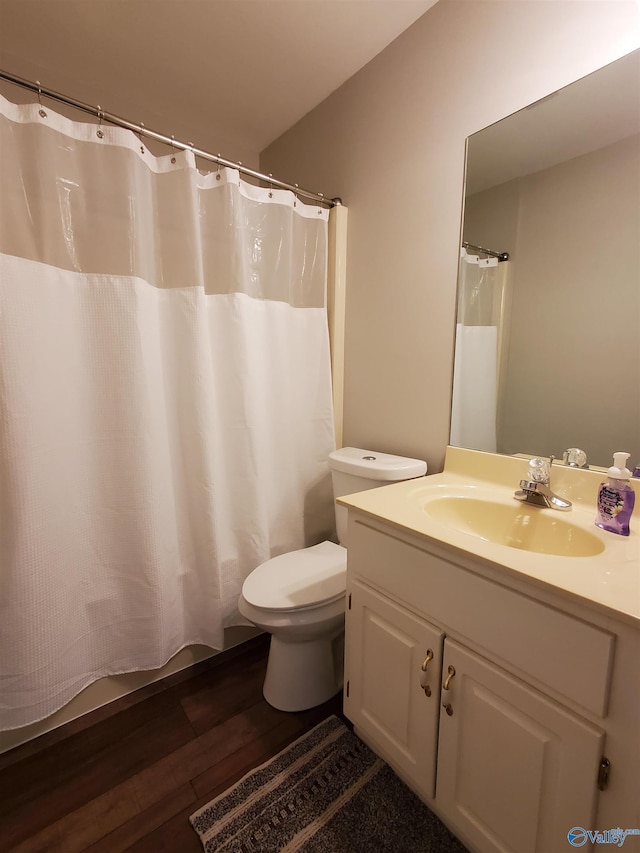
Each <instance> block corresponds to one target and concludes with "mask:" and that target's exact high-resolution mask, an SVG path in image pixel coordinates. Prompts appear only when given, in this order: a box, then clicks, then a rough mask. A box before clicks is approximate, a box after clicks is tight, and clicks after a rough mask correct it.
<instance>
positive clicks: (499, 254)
mask: <svg viewBox="0 0 640 853" xmlns="http://www.w3.org/2000/svg"><path fill="white" fill-rule="evenodd" d="M462 245H463V246H464V248H465V249H475V250H476V252H481V253H482V254H483V255H489V257H490V258H497V259H498V260H499V261H508V260H509V252H494V251H493V250H492V249H483V248H482V246H474V245H473V243H465V242H463V243H462Z"/></svg>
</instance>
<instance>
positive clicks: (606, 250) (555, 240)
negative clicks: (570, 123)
mask: <svg viewBox="0 0 640 853" xmlns="http://www.w3.org/2000/svg"><path fill="white" fill-rule="evenodd" d="M638 85H639V86H640V82H639V84H638ZM639 155H640V137H638V136H633V137H629V138H627V139H623V140H621V141H620V142H617V143H615V144H613V145H609V146H607V147H606V148H602V149H600V150H599V151H594V152H591V153H589V154H584V155H583V156H581V157H576V158H574V159H572V160H569V161H567V162H565V163H560V164H558V165H557V166H554V167H552V168H549V169H544V170H543V171H541V172H537V173H535V174H533V175H527V176H526V177H523V178H518V179H516V180H514V181H509V182H508V183H506V184H503V185H502V186H499V187H495V188H494V189H491V190H486V191H484V192H481V193H477V194H476V195H474V196H471V197H470V198H468V199H467V202H466V205H465V228H464V234H465V239H467V240H469V241H470V242H472V243H476V242H477V243H479V244H480V245H482V246H486V245H490V246H494V245H495V246H498V247H499V248H500V250H501V251H502V250H506V251H508V252H509V253H510V256H511V258H512V264H511V266H512V276H511V286H512V294H513V298H512V306H513V310H512V316H511V329H510V347H509V356H508V363H507V370H506V383H505V385H506V387H505V393H504V395H503V399H504V401H505V405H504V408H503V411H502V417H501V418H500V419H499V423H500V426H501V428H500V430H499V436H498V448H499V450H500V451H501V452H503V453H518V452H525V453H532V454H535V453H542V454H543V455H547V456H548V455H549V454H551V453H553V454H554V455H555V456H556V457H558V456H561V455H562V452H563V450H564V449H565V448H567V447H576V446H577V447H581V448H582V449H583V450H585V451H586V452H587V455H588V458H589V460H590V462H591V463H592V464H595V465H600V466H609V465H611V464H612V462H611V456H612V453H613V452H614V451H615V450H617V449H624V450H627V451H629V452H631V460H632V462H633V464H636V462H634V460H638V461H640V399H639V398H638V394H637V393H634V389H635V390H637V389H638V388H640V339H639V338H638V334H637V332H638V322H639V320H640V287H639V282H640V248H639V244H638V237H639V235H640V207H639V206H638V194H639V192H640V156H639ZM496 213H497V215H495V214H496ZM483 241H488V242H483ZM541 329H543V330H544V333H543V334H541V333H540V330H541ZM594 400H597V401H598V402H597V406H598V413H596V415H595V416H594V414H593V407H594Z"/></svg>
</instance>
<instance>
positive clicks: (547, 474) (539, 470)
mask: <svg viewBox="0 0 640 853" xmlns="http://www.w3.org/2000/svg"><path fill="white" fill-rule="evenodd" d="M552 460H553V457H552ZM550 479H551V465H550V464H549V463H548V462H547V461H546V459H540V457H538V456H536V457H535V458H534V459H531V460H530V462H529V471H528V473H527V480H532V481H533V482H534V483H543V484H544V485H548V484H549V481H550Z"/></svg>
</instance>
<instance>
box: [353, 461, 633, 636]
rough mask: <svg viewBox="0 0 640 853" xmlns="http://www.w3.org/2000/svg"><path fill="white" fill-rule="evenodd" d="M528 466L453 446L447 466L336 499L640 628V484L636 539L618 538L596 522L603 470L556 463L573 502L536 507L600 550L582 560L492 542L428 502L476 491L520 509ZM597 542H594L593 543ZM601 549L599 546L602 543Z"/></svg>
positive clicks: (558, 481) (559, 482)
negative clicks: (436, 512) (431, 509)
mask: <svg viewBox="0 0 640 853" xmlns="http://www.w3.org/2000/svg"><path fill="white" fill-rule="evenodd" d="M527 468H528V465H527V463H526V462H524V463H523V460H522V459H518V458H516V457H508V456H497V455H495V454H490V453H483V452H479V451H472V450H463V449H460V448H454V447H449V448H448V449H447V456H446V461H445V469H444V471H443V472H442V473H441V474H432V475H427V476H426V477H419V478H417V479H415V480H406V481H402V482H399V483H393V484H391V485H386V486H382V487H380V488H375V489H370V490H368V491H364V492H358V493H357V494H354V495H348V496H345V497H342V498H339V499H338V503H340V504H342V505H343V506H346V507H353V508H355V509H358V510H360V511H361V512H363V513H366V514H367V515H370V516H372V517H374V518H377V519H379V520H382V521H384V522H387V523H389V524H391V525H392V526H396V527H399V528H401V529H403V530H405V531H407V532H409V533H412V534H418V535H419V536H421V537H425V538H427V539H429V540H435V541H436V542H438V543H441V544H443V545H445V546H447V547H448V548H453V549H455V550H457V551H460V552H463V553H464V554H465V555H468V556H471V557H475V558H480V560H481V561H482V562H485V563H486V562H488V563H490V564H491V565H492V566H493V567H497V568H498V569H501V570H503V571H505V572H508V573H511V574H513V575H514V576H520V577H521V578H522V576H524V578H525V579H526V580H527V581H528V582H532V583H534V584H539V585H543V586H545V587H547V588H551V589H553V590H555V591H560V592H562V594H563V595H567V594H569V595H570V596H575V597H577V598H579V599H582V600H583V601H586V602H589V603H590V604H591V605H592V606H593V605H595V606H596V608H597V609H599V610H602V611H604V612H608V613H609V614H610V615H614V616H616V617H617V618H619V619H620V618H621V619H623V620H624V621H625V622H628V623H632V624H634V625H635V626H636V627H638V628H640V495H639V494H638V493H639V492H640V483H638V482H635V483H634V482H633V481H632V483H633V488H634V489H635V491H636V495H637V498H636V506H635V510H634V514H633V516H632V518H631V525H630V526H631V534H630V535H629V536H620V535H617V534H614V533H609V532H608V531H604V530H601V529H600V528H598V527H596V526H595V524H594V519H595V504H596V495H597V491H598V487H599V484H600V482H601V481H602V479H603V475H602V473H601V472H596V471H589V470H579V469H572V468H566V467H563V466H554V467H553V469H552V480H551V486H552V488H553V490H554V492H556V493H557V494H559V495H560V496H562V497H566V498H568V499H569V500H571V501H572V502H573V507H572V509H571V510H570V511H569V512H559V511H558V510H554V509H547V508H539V507H532V508H531V510H530V511H531V513H532V514H534V517H535V515H536V514H537V513H542V514H546V515H550V514H551V515H552V519H551V520H555V519H556V518H558V519H559V520H560V519H561V520H562V521H563V522H566V523H569V524H571V525H572V526H574V527H577V528H581V530H582V531H585V532H586V533H587V534H588V535H589V537H590V541H593V540H591V537H596V539H597V540H599V542H600V543H601V545H602V550H600V552H599V553H597V554H593V555H590V554H588V555H585V556H557V555H555V554H549V553H539V552H538V551H530V550H526V549H523V548H520V547H510V546H508V545H503V544H495V543H494V542H491V541H489V540H488V539H485V538H482V537H480V536H478V535H472V534H470V533H467V532H462V531H461V530H459V529H456V527H455V526H451V525H449V524H446V523H443V522H442V521H440V520H437V519H435V518H434V517H433V516H432V515H430V514H429V513H428V512H427V511H425V505H426V504H427V502H428V500H429V499H432V498H433V496H434V495H442V496H447V495H451V494H454V495H460V494H462V495H465V496H466V495H469V496H471V497H473V496H474V491H475V492H476V493H477V494H478V495H481V496H482V497H486V495H490V497H491V498H492V500H495V501H496V502H497V503H500V504H502V505H503V506H505V507H509V508H511V507H512V506H514V505H515V506H517V502H515V499H514V498H513V492H514V490H515V489H517V488H518V485H519V481H520V479H522V478H523V477H524V476H525V475H526V471H527ZM596 544H597V543H596ZM598 547H600V545H598Z"/></svg>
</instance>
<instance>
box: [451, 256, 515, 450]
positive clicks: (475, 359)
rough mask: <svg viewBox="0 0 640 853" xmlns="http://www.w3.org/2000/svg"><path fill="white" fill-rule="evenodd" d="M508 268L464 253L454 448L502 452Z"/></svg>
mask: <svg viewBox="0 0 640 853" xmlns="http://www.w3.org/2000/svg"><path fill="white" fill-rule="evenodd" d="M506 264H507V262H502V263H498V259H497V258H486V259H481V258H479V257H478V256H477V255H470V254H468V253H467V251H466V249H464V248H463V249H462V250H461V254H460V268H459V275H458V318H457V324H456V345H455V355H454V371H453V399H452V405H451V437H450V443H451V444H452V445H455V446H456V447H466V448H469V449H471V450H486V451H489V452H495V451H496V450H497V438H496V421H497V410H498V381H499V374H500V345H501V340H502V335H503V331H504V329H503V326H504V317H503V314H504V310H503V306H504V299H505V286H506V275H505V273H506Z"/></svg>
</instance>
